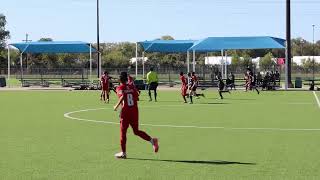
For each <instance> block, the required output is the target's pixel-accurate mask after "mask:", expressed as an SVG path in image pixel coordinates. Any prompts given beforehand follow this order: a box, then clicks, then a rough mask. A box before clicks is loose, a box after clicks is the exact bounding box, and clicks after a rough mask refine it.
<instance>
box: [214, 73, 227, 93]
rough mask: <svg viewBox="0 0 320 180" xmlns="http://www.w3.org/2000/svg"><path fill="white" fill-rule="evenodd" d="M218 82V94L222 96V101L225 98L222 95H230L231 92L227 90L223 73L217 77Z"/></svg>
mask: <svg viewBox="0 0 320 180" xmlns="http://www.w3.org/2000/svg"><path fill="white" fill-rule="evenodd" d="M217 80H218V92H219V96H220V99H223V96H222V93H227V92H228V93H230V91H229V90H228V89H226V88H225V84H224V82H223V80H222V76H221V73H219V74H218V75H217Z"/></svg>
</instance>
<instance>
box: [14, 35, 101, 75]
mask: <svg viewBox="0 0 320 180" xmlns="http://www.w3.org/2000/svg"><path fill="white" fill-rule="evenodd" d="M9 46H13V47H16V48H17V49H18V50H19V51H20V68H21V75H23V68H22V55H23V53H31V54H32V53H48V54H51V53H54V54H58V53H89V54H90V78H91V75H92V53H97V52H98V51H97V50H96V49H95V48H93V47H92V45H91V44H90V43H86V42H81V41H40V42H23V43H13V44H9ZM8 79H10V48H9V47H8Z"/></svg>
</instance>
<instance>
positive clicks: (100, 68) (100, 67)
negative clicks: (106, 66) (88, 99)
mask: <svg viewBox="0 0 320 180" xmlns="http://www.w3.org/2000/svg"><path fill="white" fill-rule="evenodd" d="M99 61H100V62H99V72H100V74H99V75H98V76H99V77H101V73H102V71H101V70H102V66H101V64H102V63H101V62H102V61H101V53H100V52H99Z"/></svg>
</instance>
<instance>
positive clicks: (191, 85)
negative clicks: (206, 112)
mask: <svg viewBox="0 0 320 180" xmlns="http://www.w3.org/2000/svg"><path fill="white" fill-rule="evenodd" d="M188 89H189V98H190V102H189V104H193V99H192V97H193V96H195V95H196V92H195V91H194V90H195V88H194V81H193V78H192V76H191V73H188Z"/></svg>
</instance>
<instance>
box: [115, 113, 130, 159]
mask: <svg viewBox="0 0 320 180" xmlns="http://www.w3.org/2000/svg"><path fill="white" fill-rule="evenodd" d="M128 127H129V121H128V120H125V119H122V118H121V119H120V145H121V152H119V153H117V154H115V157H116V158H123V159H125V158H127V154H126V152H127V149H126V144H127V130H128Z"/></svg>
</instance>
